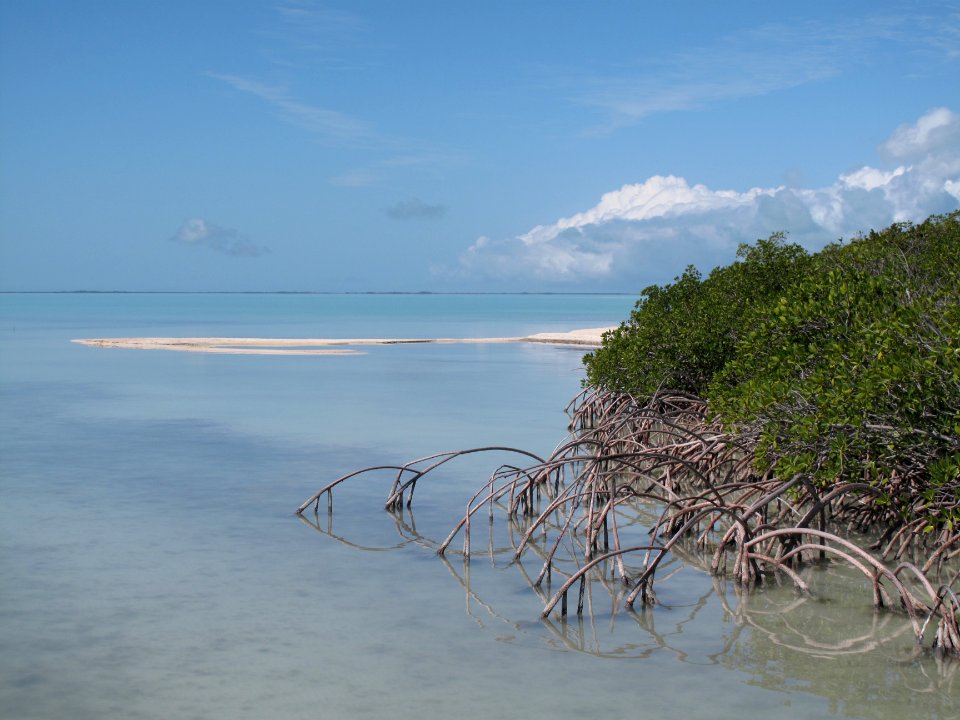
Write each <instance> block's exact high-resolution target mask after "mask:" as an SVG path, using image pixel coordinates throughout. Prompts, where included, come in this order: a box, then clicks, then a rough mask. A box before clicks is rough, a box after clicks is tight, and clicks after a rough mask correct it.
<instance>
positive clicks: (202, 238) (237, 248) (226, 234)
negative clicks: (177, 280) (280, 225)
mask: <svg viewBox="0 0 960 720" xmlns="http://www.w3.org/2000/svg"><path fill="white" fill-rule="evenodd" d="M170 241H171V242H175V243H178V244H180V245H189V246H192V247H206V248H209V249H210V250H214V251H216V252H218V253H223V254H224V255H232V256H234V257H256V256H258V255H266V254H267V253H269V252H270V248H268V247H265V246H263V245H257V244H255V243H253V242H251V241H250V240H248V239H247V238H245V237H243V236H242V235H241V234H240V233H238V232H237V231H236V230H232V229H230V228H224V227H220V226H219V225H216V224H214V223H211V222H209V221H207V220H204V219H203V218H190V219H189V220H186V221H184V223H183V225H181V226H180V229H179V230H177V232H176V233H175V234H174V235H173V237H171V238H170Z"/></svg>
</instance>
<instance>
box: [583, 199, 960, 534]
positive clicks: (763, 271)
mask: <svg viewBox="0 0 960 720" xmlns="http://www.w3.org/2000/svg"><path fill="white" fill-rule="evenodd" d="M738 257H739V260H738V261H737V262H736V263H734V264H732V265H730V266H727V267H724V268H718V269H716V270H714V271H713V272H711V273H710V275H709V276H708V277H707V278H706V279H703V278H702V277H701V275H700V274H699V273H698V272H697V271H696V269H695V268H692V267H690V268H687V270H686V271H685V272H684V274H683V275H682V276H681V277H679V278H677V279H676V280H675V281H674V283H673V284H670V285H665V286H652V287H650V288H647V289H645V290H644V291H643V294H642V296H641V299H640V301H639V302H638V303H637V306H636V308H635V310H634V311H633V313H631V316H630V319H629V320H628V321H627V322H625V323H624V324H623V325H621V326H620V328H618V330H617V331H615V332H614V333H613V334H611V335H610V336H609V337H608V338H607V341H605V342H604V345H603V347H601V348H600V349H598V350H597V351H596V352H594V353H593V354H592V355H590V356H588V358H587V360H586V361H585V362H586V366H587V378H588V382H589V383H590V384H592V385H597V386H601V387H605V388H609V389H614V390H621V391H627V392H632V393H635V394H641V395H649V394H652V393H653V392H655V391H656V390H657V389H658V388H661V387H662V388H664V389H671V390H680V391H685V392H689V393H694V394H697V395H700V396H701V397H705V398H706V399H707V400H708V401H709V403H710V408H711V410H712V411H713V412H714V413H715V414H717V415H718V416H719V417H720V419H721V420H722V421H723V423H724V425H725V426H726V427H727V428H728V429H732V430H735V431H739V432H741V433H743V434H744V435H745V436H749V437H751V438H753V439H754V441H755V443H756V449H755V461H756V464H757V466H758V469H759V470H762V471H767V470H772V471H773V472H775V473H777V474H778V475H780V476H781V477H789V476H791V475H792V474H794V473H797V472H804V473H809V474H811V475H812V476H813V477H814V478H815V479H817V480H818V481H819V482H820V483H823V484H829V483H832V482H836V481H838V480H857V481H867V482H872V483H875V484H878V485H879V486H881V487H882V488H886V487H887V486H889V487H890V496H891V497H894V498H902V497H904V493H905V492H906V493H907V494H908V495H909V496H911V497H913V498H926V496H927V495H926V494H927V491H932V495H931V496H930V497H931V499H929V500H924V502H927V505H928V508H934V507H939V506H940V505H942V504H943V503H944V502H946V498H952V500H951V502H960V480H958V478H957V474H958V472H960V470H958V466H960V459H958V458H960V437H958V435H960V211H958V212H955V213H953V214H951V215H947V216H934V217H931V218H929V219H928V220H926V221H925V222H923V223H921V224H919V225H911V224H907V223H900V224H896V225H893V226H891V227H889V228H887V229H885V230H883V231H881V232H871V233H869V234H868V235H866V236H861V237H858V238H856V239H854V240H853V241H851V242H849V243H848V244H843V245H841V244H834V245H830V246H828V247H826V248H825V249H824V250H822V251H821V252H819V253H817V254H816V255H813V256H808V255H807V254H806V253H805V252H804V251H803V250H802V248H800V247H799V246H796V245H788V244H785V243H784V240H783V236H782V235H774V236H771V237H770V238H768V239H766V240H759V241H757V243H756V245H754V246H748V245H744V246H741V248H740V249H739V251H738ZM927 511H929V512H931V513H933V512H934V511H933V510H932V509H928V510H927ZM927 511H925V512H927ZM937 512H938V513H939V515H938V516H937V517H939V518H940V519H939V520H936V521H933V520H931V524H932V525H931V526H936V527H939V523H940V522H942V521H943V519H944V518H947V517H948V516H949V513H947V512H946V511H940V510H937ZM931 517H933V515H931ZM951 522H952V520H951Z"/></svg>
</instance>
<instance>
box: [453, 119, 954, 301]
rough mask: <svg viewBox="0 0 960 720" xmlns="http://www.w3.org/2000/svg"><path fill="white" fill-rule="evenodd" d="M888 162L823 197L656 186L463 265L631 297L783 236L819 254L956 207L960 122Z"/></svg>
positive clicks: (660, 182) (900, 145) (849, 177)
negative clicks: (831, 245)
mask: <svg viewBox="0 0 960 720" xmlns="http://www.w3.org/2000/svg"><path fill="white" fill-rule="evenodd" d="M880 153H881V155H883V156H884V157H885V158H888V159H891V160H894V161H895V162H894V163H892V164H893V165H894V166H893V167H888V168H875V167H870V166H865V167H862V168H860V169H858V170H856V171H853V172H849V173H845V174H843V175H840V176H839V177H838V178H837V180H836V181H834V182H833V183H832V184H831V185H829V186H827V187H821V188H792V187H785V186H780V187H772V188H751V189H749V190H746V191H736V190H714V189H712V188H709V187H707V186H705V185H701V184H691V183H690V182H688V181H687V180H686V179H684V178H682V177H676V176H659V175H657V176H654V177H651V178H648V179H647V180H645V181H643V182H640V183H633V184H628V185H624V186H623V187H621V188H620V189H619V190H614V191H611V192H608V193H606V194H605V195H603V197H601V198H600V201H599V202H598V203H597V204H596V205H595V206H593V207H591V208H589V209H587V210H584V211H582V212H578V213H575V214H573V215H570V216H569V217H564V218H560V219H559V220H557V221H555V222H553V223H550V224H544V225H538V226H536V227H534V228H532V229H531V230H528V231H527V232H525V233H522V234H520V235H517V236H516V237H512V238H507V239H503V240H494V239H490V238H488V237H481V238H480V239H478V240H477V241H476V242H475V243H474V244H473V245H471V246H470V247H469V248H468V249H467V250H466V251H465V252H464V253H463V254H462V255H461V256H460V271H461V272H462V273H465V274H467V275H471V276H478V277H485V278H487V279H500V280H504V281H512V282H514V283H517V282H530V281H536V283H537V284H538V285H541V286H542V285H551V284H555V285H557V286H559V287H563V286H571V285H584V284H591V286H592V287H596V286H597V281H605V282H604V284H603V285H604V286H606V287H616V288H617V289H628V288H632V287H638V286H643V285H645V284H648V283H650V282H662V281H664V280H667V279H669V276H672V275H673V274H676V273H678V272H679V271H680V270H681V269H682V268H683V267H684V266H685V265H687V264H695V265H697V266H699V267H700V268H701V269H704V270H708V269H710V268H712V267H714V266H716V265H718V264H722V263H726V262H729V261H730V260H732V258H733V253H734V251H735V249H736V247H737V245H738V244H739V243H741V242H753V241H754V240H756V239H757V238H760V237H766V236H768V235H770V234H771V233H772V232H776V231H779V230H784V231H787V232H788V233H789V237H790V239H791V240H792V241H794V242H799V243H801V244H803V245H805V246H807V247H808V248H810V249H818V248H819V247H822V246H823V245H825V244H826V243H828V242H831V241H834V240H837V239H839V238H840V237H847V238H849V237H853V236H855V235H856V234H857V233H858V232H860V231H865V230H869V229H871V228H881V227H884V226H886V225H889V224H890V223H892V222H900V221H919V220H922V219H923V218H925V217H927V216H928V215H930V214H933V213H939V212H948V211H950V210H953V209H956V208H957V205H958V200H960V115H957V114H955V113H953V112H952V111H950V110H948V109H946V108H937V109H935V110H932V111H930V112H929V113H927V114H926V115H924V116H923V117H921V118H919V119H918V120H917V122H916V123H912V124H909V125H905V126H903V127H900V128H898V129H897V130H896V131H894V133H893V134H892V135H891V136H890V138H889V139H888V140H887V141H886V142H885V143H883V145H882V146H881V147H880ZM664 273H668V274H669V276H668V277H664Z"/></svg>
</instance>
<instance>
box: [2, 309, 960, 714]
mask: <svg viewBox="0 0 960 720" xmlns="http://www.w3.org/2000/svg"><path fill="white" fill-rule="evenodd" d="M632 304H633V299H632V298H629V297H622V296H433V295H430V296H368V295H348V296H344V295H329V296H327V295H318V296H312V295H0V513H2V515H0V717H3V718H25V719H26V718H79V719H83V718H105V717H117V718H121V717H122V718H170V717H177V718H263V717H276V718H315V717H329V718H383V717H392V718H397V719H400V720H402V719H403V718H448V717H462V718H486V717H521V716H522V717H527V718H539V717H573V716H575V715H578V714H579V713H591V714H594V715H598V716H600V715H602V716H605V717H631V718H647V717H649V718H654V717H657V718H660V717H665V716H672V717H686V718H701V717H702V718H708V717H709V718H718V717H719V718H724V717H773V718H776V717H784V718H798V717H799V718H819V717H864V718H887V717H889V718H903V717H911V718H948V717H955V716H956V715H957V713H958V709H957V701H958V697H960V678H958V677H956V675H957V668H956V667H955V666H954V665H952V664H944V663H941V662H938V661H937V660H936V659H935V658H933V657H932V656H930V655H927V654H920V655H917V654H916V653H914V651H913V642H912V639H911V636H910V633H909V630H908V629H907V628H906V623H905V622H904V619H903V618H902V617H900V616H897V615H890V614H880V615H877V614H874V613H873V612H872V611H871V610H870V609H869V603H870V595H869V593H867V592H866V591H862V590H861V589H859V588H858V587H857V582H856V581H855V580H851V579H850V578H847V577H844V576H843V574H842V573H841V572H840V570H839V569H829V568H828V569H825V570H817V571H811V581H812V582H813V583H814V585H815V587H816V588H818V589H819V592H818V593H817V597H818V599H817V600H808V601H799V600H798V599H797V598H796V596H795V595H794V594H793V592H792V590H791V589H790V588H789V587H783V588H776V587H772V588H767V589H765V590H763V591H760V592H757V593H754V594H751V595H749V596H741V595H740V594H738V593H737V592H736V590H735V588H733V587H732V586H730V585H729V584H727V583H725V582H722V581H719V580H716V579H712V578H710V577H709V576H708V575H707V574H705V573H703V572H702V571H700V570H698V569H697V568H696V567H695V565H696V560H695V558H690V561H691V564H690V565H684V564H683V561H682V558H680V557H678V558H677V559H676V560H675V561H674V562H673V563H672V565H671V567H670V570H671V571H675V573H676V574H675V575H674V576H673V577H672V578H671V579H670V580H669V581H663V582H661V584H660V585H659V586H658V596H659V599H660V601H661V603H662V604H661V605H660V606H658V607H656V608H654V609H653V610H646V611H644V612H642V613H627V612H625V611H624V610H623V609H622V607H621V603H619V602H617V600H616V598H615V597H612V596H611V592H612V593H613V595H614V596H615V595H616V593H617V592H618V588H617V587H616V586H615V585H613V586H611V588H610V590H609V591H608V590H607V589H605V588H604V587H603V586H602V585H601V583H599V582H597V583H593V585H592V586H591V587H590V589H589V592H588V594H587V598H586V601H587V604H588V607H589V608H590V609H591V610H592V612H591V613H589V614H588V615H587V616H586V617H584V619H583V620H582V621H577V620H576V619H575V618H572V619H570V620H569V621H568V622H566V623H564V622H561V621H560V620H559V619H556V618H555V619H552V620H550V621H546V622H541V621H540V620H539V619H538V617H539V612H540V609H541V608H542V601H541V600H540V598H538V597H537V595H536V594H535V593H534V592H533V591H532V590H531V589H530V587H529V584H528V581H527V579H526V578H525V575H524V573H525V572H526V573H527V574H529V575H533V576H535V575H536V572H537V570H538V568H537V567H535V566H534V565H533V564H528V565H525V566H511V565H509V563H508V561H507V554H506V553H499V552H498V551H497V549H498V548H505V547H509V533H510V528H509V527H506V526H503V525H502V524H501V523H498V524H497V525H495V526H494V528H493V529H492V530H491V531H490V536H489V538H486V539H484V538H482V537H479V536H478V537H475V538H474V549H475V550H476V546H477V543H481V545H482V546H483V547H486V543H489V546H490V547H491V548H492V549H493V552H491V554H490V555H489V556H485V555H480V556H478V557H476V558H475V559H474V560H473V562H472V563H471V564H470V565H469V566H468V567H465V566H464V564H463V562H462V560H461V559H459V558H458V557H457V556H456V555H452V556H451V557H450V559H449V562H444V561H442V560H440V559H439V558H437V556H436V555H435V553H434V552H433V549H432V545H431V543H433V542H435V541H436V540H438V539H442V538H443V537H444V536H445V535H446V533H447V531H448V530H449V528H450V526H451V523H452V521H453V518H454V517H455V516H456V515H457V513H458V512H460V511H461V509H462V507H463V506H464V504H465V502H466V501H467V499H468V498H469V496H470V494H472V491H473V489H474V488H475V487H476V486H477V485H478V484H479V483H481V482H482V481H483V480H484V479H485V478H486V476H487V474H488V473H489V472H490V471H491V470H493V469H494V468H495V467H496V466H497V465H498V464H499V463H500V462H501V461H502V459H500V458H492V457H487V458H472V459H470V460H469V461H464V462H463V463H461V464H459V465H456V466H452V467H451V468H450V469H449V470H447V471H445V472H444V473H443V474H442V475H438V476H437V477H436V478H433V479H431V481H430V483H429V484H427V485H425V486H423V487H422V488H421V489H420V490H418V495H417V500H416V505H415V507H414V511H415V515H413V516H411V515H409V514H405V515H404V516H403V517H402V518H394V517H393V516H391V515H389V514H387V513H385V512H383V511H382V509H381V506H382V500H383V498H384V496H385V492H386V489H387V486H388V485H389V478H386V477H370V478H364V479H363V480H361V481H359V482H356V483H354V484H352V485H351V486H349V487H347V488H344V491H343V492H340V493H338V494H337V496H336V509H335V513H334V515H333V517H332V519H329V518H328V517H327V516H326V513H325V512H322V513H321V515H320V516H319V517H318V518H317V519H316V526H311V525H310V524H309V523H305V522H303V521H300V520H298V519H297V518H295V517H294V516H293V510H294V509H295V508H296V506H297V505H298V504H299V503H300V502H301V501H302V500H304V499H305V498H306V497H308V496H309V495H310V494H312V493H313V492H314V491H315V490H316V489H318V488H319V487H320V486H321V485H322V484H323V483H324V482H325V481H328V480H330V479H333V478H335V477H337V476H338V475H340V474H343V473H345V472H348V471H350V470H353V469H356V468H359V467H363V466H367V465H373V464H377V463H382V462H386V463H393V462H398V461H405V460H410V459H413V458H416V457H420V456H422V455H426V454H429V453H431V452H435V451H440V450H449V449H454V448H461V447H470V446H479V445H487V444H507V445H512V446H520V447H525V448H527V449H530V450H533V451H535V452H539V453H541V454H545V453H549V452H550V451H551V450H552V449H553V447H554V446H555V445H556V443H557V442H559V441H560V440H562V438H563V433H564V428H565V421H564V416H563V413H562V411H563V407H564V405H565V404H566V401H567V400H568V399H569V398H570V397H571V396H572V395H573V394H574V393H575V392H576V391H577V389H578V387H579V382H580V378H581V376H582V374H581V371H580V356H581V353H580V352H579V351H576V350H569V349H562V348H557V347H548V346H530V345H490V346H456V345H443V346H441V345H434V346H400V347H396V346H384V347H372V348H369V351H368V353H367V354H366V355H363V356H355V357H322V356H321V357H280V356H275V357H271V356H225V355H200V354H188V353H171V352H162V351H137V350H104V349H97V348H89V347H83V346H78V345H75V344H71V343H70V342H69V340H70V339H72V338H77V337H109V336H130V335H134V336H144V335H163V336H168V335H169V336H203V335H216V336H263V337H363V336H371V337H380V336H401V337H402V336H408V337H436V336H454V337H455V336H464V337H467V336H499V335H504V336H505V335H519V334H526V333H531V332H540V331H546V330H570V329H574V328H577V327H593V326H599V325H606V324H616V322H618V321H619V320H620V319H622V318H624V317H625V316H626V315H627V314H628V312H629V310H630V308H631V307H632ZM310 519H313V518H312V516H311V517H310ZM485 532H486V531H485Z"/></svg>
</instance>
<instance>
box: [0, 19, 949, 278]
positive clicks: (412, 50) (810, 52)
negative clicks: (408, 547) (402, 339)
mask: <svg viewBox="0 0 960 720" xmlns="http://www.w3.org/2000/svg"><path fill="white" fill-rule="evenodd" d="M958 78H960V3H957V2H936V1H929V2H879V1H877V2H858V1H856V0H849V1H847V2H843V3H839V2H818V1H816V0H810V1H808V2H804V3H776V2H769V0H767V1H765V2H733V1H728V2H724V3H717V2H682V1H678V2H672V3H646V2H639V1H635V2H617V1H608V2H607V1H601V2H590V3H588V2H570V1H565V0H552V1H551V2H540V1H534V0H530V1H527V2H522V1H512V2H507V1H500V0H490V1H487V2H472V3H467V2H455V1H452V0H444V1H439V0H437V1H426V0H423V1H421V0H410V1H409V2H386V1H385V0H382V1H380V2H373V1H364V0H353V1H351V2H309V1H307V0H272V1H265V2H250V1H244V0H237V1H232V0H231V1H229V2H228V1H227V0H218V1H206V2H205V1H203V0H193V1H191V2H181V1H179V0H171V1H169V2H147V1H142V2H141V1H137V0H122V1H119V0H118V1H116V2H111V1H110V0H97V1H95V2H94V1H90V2H76V1H75V0H71V1H69V2H67V1H64V2H53V1H49V0H8V1H7V2H4V3H2V4H0V289H2V290H63V289H68V290H69V289H88V290H108V289H119V290H177V291H180V290H230V291H243V290H251V291H253V290H256V291H270V290H286V291H298V290H303V291H364V290H376V291H390V290H401V291H420V290H432V291H540V290H546V291H566V290H569V291H587V292H605V291H615V292H630V293H634V292H638V291H639V290H640V289H642V288H643V287H644V286H646V285H647V284H649V283H652V282H663V281H668V280H670V279H671V278H672V277H673V276H675V275H676V274H678V273H679V272H680V271H682V269H683V267H684V266H686V265H687V264H695V265H697V266H698V267H700V268H701V269H704V270H708V269H710V268H711V267H713V266H715V265H717V264H721V263H726V262H729V261H730V260H731V259H732V258H733V256H734V251H735V248H736V245H737V243H739V242H749V241H752V240H754V239H756V238H757V237H765V236H767V235H769V234H770V233H772V232H774V231H778V230H783V231H786V232H787V233H788V234H789V237H790V238H791V239H792V240H795V241H797V242H801V243H803V244H804V245H806V246H808V247H810V248H811V249H815V248H817V247H821V246H822V245H823V244H824V243H826V242H829V241H832V240H836V239H838V238H840V237H851V236H853V235H855V234H856V233H857V232H858V231H861V230H869V229H870V228H874V227H883V226H886V225H888V224H890V223H891V222H894V221H899V220H920V219H922V218H924V217H926V216H927V215H929V214H931V213H934V212H945V211H949V210H952V209H955V208H957V207H960V80H958Z"/></svg>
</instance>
